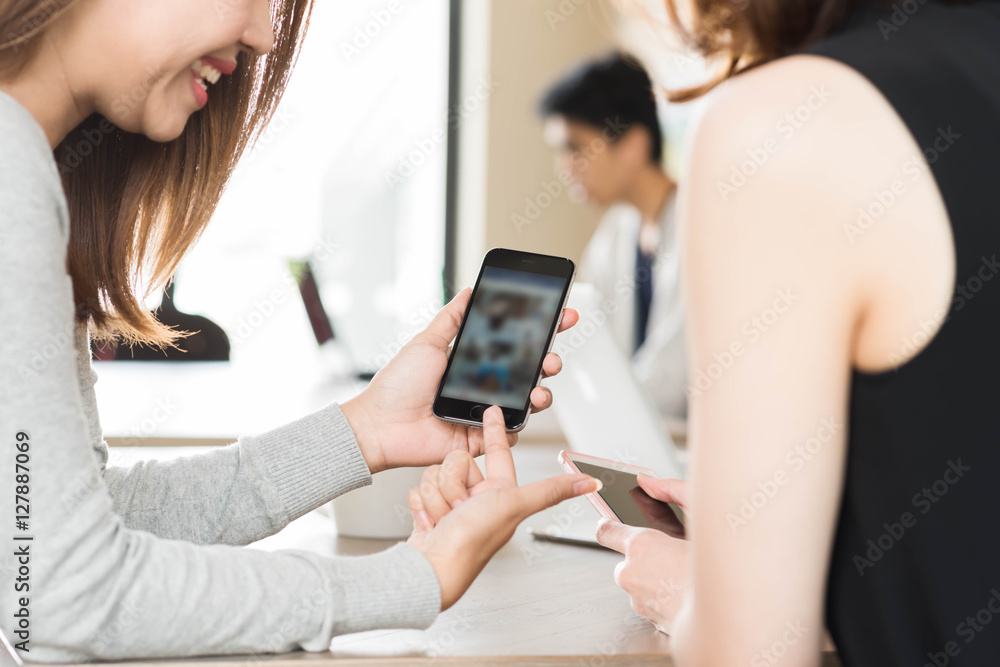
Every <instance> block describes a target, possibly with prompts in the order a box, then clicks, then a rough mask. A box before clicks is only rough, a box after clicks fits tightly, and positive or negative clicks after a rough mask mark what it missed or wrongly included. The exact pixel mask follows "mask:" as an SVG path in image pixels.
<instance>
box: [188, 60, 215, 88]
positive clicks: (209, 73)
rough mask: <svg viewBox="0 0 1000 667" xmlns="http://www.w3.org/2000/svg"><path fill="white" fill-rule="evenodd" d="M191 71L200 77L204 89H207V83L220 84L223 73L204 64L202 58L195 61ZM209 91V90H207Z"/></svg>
mask: <svg viewBox="0 0 1000 667" xmlns="http://www.w3.org/2000/svg"><path fill="white" fill-rule="evenodd" d="M191 69H192V70H193V71H194V73H195V75H196V76H198V77H200V79H201V81H200V83H201V84H202V87H203V88H205V82H206V81H207V82H208V83H218V82H219V79H220V78H221V77H222V72H220V71H219V70H217V69H215V68H214V67H212V66H211V65H209V64H208V63H205V62H202V60H201V58H199V59H198V60H195V61H194V64H193V65H191ZM205 89H206V90H207V88H205Z"/></svg>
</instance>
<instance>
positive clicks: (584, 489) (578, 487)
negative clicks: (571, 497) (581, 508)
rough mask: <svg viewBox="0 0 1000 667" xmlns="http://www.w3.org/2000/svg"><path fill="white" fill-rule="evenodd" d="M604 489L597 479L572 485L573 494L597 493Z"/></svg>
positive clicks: (582, 480)
mask: <svg viewBox="0 0 1000 667" xmlns="http://www.w3.org/2000/svg"><path fill="white" fill-rule="evenodd" d="M603 488H604V484H603V483H601V480H599V479H594V478H591V479H581V480H580V481H579V482H577V483H576V484H574V485H573V493H576V494H582V493H597V492H598V491H600V490H601V489H603Z"/></svg>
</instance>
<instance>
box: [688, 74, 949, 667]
mask: <svg viewBox="0 0 1000 667" xmlns="http://www.w3.org/2000/svg"><path fill="white" fill-rule="evenodd" d="M917 150H918V149H917V147H916V146H915V144H913V142H912V139H911V138H910V136H909V135H908V134H907V133H906V131H905V128H902V127H901V124H900V123H899V122H898V119H896V118H895V117H894V115H893V113H892V111H891V109H890V108H889V107H888V105H887V104H886V103H885V102H884V100H882V99H881V98H880V96H879V95H878V93H877V91H874V89H873V88H871V86H870V85H869V84H868V83H867V82H865V81H863V80H862V79H861V77H860V76H858V75H857V74H855V73H854V72H852V71H850V70H848V69H847V68H845V67H843V66H840V65H837V64H835V63H833V62H832V61H828V60H824V59H821V58H814V57H795V58H789V59H787V60H786V61H779V62H777V63H772V64H770V65H767V66H765V67H762V68H760V69H759V70H757V71H754V72H751V73H748V74H746V75H742V76H740V77H738V78H737V80H735V81H733V82H732V84H731V85H729V86H727V88H726V89H723V90H720V91H718V94H717V99H716V101H715V103H714V104H713V105H712V107H711V108H710V109H709V111H708V112H707V114H706V116H705V118H704V119H703V121H702V123H701V125H700V127H699V129H698V131H697V134H696V137H695V141H694V145H693V150H692V155H693V157H692V160H691V169H690V172H689V180H688V181H687V183H686V184H685V188H684V189H683V191H682V202H681V208H682V217H683V226H684V240H683V243H684V257H685V261H686V262H687V264H686V277H687V288H688V292H687V302H688V304H689V306H688V308H689V327H690V328H689V331H690V340H691V346H690V358H691V361H692V368H691V376H692V385H693V386H694V388H695V390H696V391H695V392H694V394H693V396H692V403H691V414H690V429H691V430H690V436H691V441H692V445H691V447H692V451H693V458H692V466H691V471H692V477H691V494H692V498H691V504H692V511H693V519H692V530H691V533H690V537H691V539H692V553H691V556H692V559H691V568H692V577H691V581H690V585H689V589H688V595H687V599H686V601H685V605H684V607H683V608H682V610H681V612H680V613H679V614H678V616H677V619H676V623H675V626H674V646H675V652H676V656H677V660H678V664H680V665H685V666H686V665H698V666H700V667H705V666H712V665H732V664H747V663H749V664H751V665H758V664H759V665H765V664H771V663H772V661H773V659H774V658H775V657H776V656H777V655H779V654H780V655H781V660H782V664H785V665H795V666H802V667H805V666H809V665H816V664H818V657H819V652H820V648H821V642H822V637H823V616H824V614H823V605H824V598H825V583H826V575H827V569H828V563H829V558H830V552H831V546H832V540H833V534H834V528H835V522H836V519H837V514H838V509H839V502H840V497H841V492H842V485H843V478H844V464H845V458H846V449H847V448H846V442H847V432H848V430H847V429H848V424H847V417H848V396H849V389H850V384H849V382H850V374H851V369H852V366H855V365H859V363H869V364H870V365H876V366H877V365H879V364H880V362H884V359H885V358H886V356H887V355H886V354H885V352H886V351H887V350H888V349H889V348H890V347H891V345H888V344H887V343H886V341H892V340H896V339H897V338H896V332H895V330H894V327H896V326H900V325H897V322H900V321H903V322H908V321H909V320H910V319H911V318H912V317H913V315H914V314H921V313H924V312H927V308H928V307H929V306H928V304H930V306H933V304H934V302H935V299H937V298H938V297H939V296H942V295H944V298H945V299H946V298H947V293H948V281H947V279H942V276H944V275H945V274H946V273H947V271H946V269H947V266H946V265H947V261H944V262H943V265H945V266H944V269H945V270H943V271H942V270H938V268H940V265H942V262H940V261H939V262H938V263H937V264H934V265H933V266H935V267H938V268H935V269H933V270H929V271H925V273H926V274H927V276H920V275H916V274H915V273H914V270H913V269H912V264H913V261H912V260H913V257H912V255H911V253H914V252H916V253H924V254H927V255H928V256H931V255H934V253H935V252H936V250H934V247H935V244H937V245H939V246H941V247H946V245H947V244H942V243H939V241H940V240H941V234H940V231H941V229H942V228H943V229H947V223H946V222H945V223H944V226H943V227H942V226H941V225H940V220H939V219H934V218H933V215H930V216H929V215H928V213H931V214H933V213H935V212H937V211H935V210H934V209H933V207H934V206H935V205H939V203H940V202H938V201H937V200H935V199H934V196H935V195H934V190H933V187H931V185H930V184H928V183H924V184H921V185H923V186H924V187H923V188H912V196H910V197H907V198H900V201H899V203H898V204H897V205H896V206H895V207H894V208H893V209H892V210H891V211H890V212H889V214H888V215H886V216H885V218H884V219H883V220H882V222H883V223H884V224H883V225H882V226H881V227H877V228H872V229H871V230H867V231H866V233H865V238H864V239H863V241H864V242H863V243H859V242H857V241H858V240H857V239H855V240H854V242H852V239H851V237H850V235H848V234H847V233H846V229H845V224H849V223H850V222H852V221H853V220H854V218H855V217H856V216H857V214H856V211H857V208H858V206H859V205H864V204H865V203H866V202H867V201H869V200H870V199H871V198H872V197H873V196H874V195H873V190H877V189H878V188H880V187H885V184H888V183H890V182H891V181H892V179H893V177H894V176H895V175H897V174H898V172H899V170H900V168H901V166H902V165H903V164H904V162H905V160H906V159H907V158H909V157H911V156H912V155H913V154H914V153H916V152H917ZM762 151H763V152H762ZM755 156H756V158H757V159H756V160H755V159H754V158H755ZM760 162H762V163H763V164H758V163H760ZM748 164H749V166H746V165H748ZM734 171H736V172H739V173H740V174H742V176H743V178H742V179H741V178H738V177H737V178H733V174H734ZM945 220H946V218H945ZM928 221H929V222H928ZM911 222H913V225H912V226H910V227H909V229H906V228H902V227H900V226H899V225H902V224H910V223H911ZM918 237H919V238H918ZM944 252H945V253H946V252H947V249H946V250H945V251H944ZM940 257H941V255H940V254H938V255H937V258H938V259H940ZM908 265H910V266H908ZM928 295H930V296H928ZM921 299H922V301H921ZM894 309H895V310H894ZM894 312H895V313H898V314H900V316H899V317H896V318H893V317H892V316H891V314H892V313H894ZM887 314H888V315H887ZM901 326H903V327H905V326H906V324H905V323H904V324H903V325H901ZM719 637H725V638H726V641H724V642H721V641H718V638H719ZM768 652H770V653H768Z"/></svg>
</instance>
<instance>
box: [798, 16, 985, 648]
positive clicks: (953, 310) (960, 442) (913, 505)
mask: <svg viewBox="0 0 1000 667" xmlns="http://www.w3.org/2000/svg"><path fill="white" fill-rule="evenodd" d="M805 51H806V52H807V53H813V54H818V55H823V56H827V57H830V58H833V59H836V60H838V61H841V62H843V63H844V64H846V65H848V66H850V67H852V68H853V69H855V70H856V71H858V72H859V73H860V74H862V75H863V76H865V77H866V78H867V79H869V80H870V81H871V82H872V83H873V84H874V85H875V86H876V87H877V88H878V89H879V90H880V91H881V92H882V94H883V95H884V96H885V98H886V99H887V100H888V101H889V103H891V105H892V106H893V107H894V108H895V110H896V112H897V113H898V114H899V116H900V117H901V118H902V120H903V122H904V123H905V124H906V126H907V127H908V128H909V130H910V132H911V134H912V135H913V137H914V138H915V139H916V143H917V145H918V146H919V147H920V148H922V149H923V150H924V155H925V159H926V160H927V162H928V163H929V164H930V168H931V172H932V174H933V177H934V179H935V180H936V183H937V186H938V188H939V190H940V192H941V195H942V197H943V199H944V203H945V205H946V207H947V212H948V216H949V218H950V221H951V226H952V231H953V235H954V239H955V250H956V260H957V262H956V263H957V268H956V289H955V294H954V298H953V301H952V303H951V307H950V310H949V312H948V315H947V320H946V322H945V324H944V325H943V327H942V328H941V330H940V332H939V333H938V334H937V335H936V337H934V338H933V340H932V341H931V343H930V344H929V346H928V347H927V348H926V349H924V350H923V351H922V352H921V353H920V354H919V355H917V356H916V358H914V359H913V360H911V361H910V362H909V363H906V364H904V365H902V366H900V367H899V368H897V369H896V370H892V371H888V372H885V373H878V374H867V373H861V372H855V373H854V375H853V378H852V382H851V399H850V427H849V449H848V459H847V478H846V484H845V488H844V498H843V503H842V505H841V508H840V517H839V521H838V525H837V532H836V540H835V545H834V551H833V557H832V561H831V566H830V573H829V580H828V591H827V605H826V615H827V619H826V620H827V623H828V626H829V628H830V630H831V632H832V634H833V638H834V641H835V642H836V644H837V647H838V649H839V651H840V655H841V659H842V660H843V662H844V664H845V665H848V666H850V667H858V666H863V667H889V666H893V665H907V666H912V667H923V666H924V665H932V666H937V667H940V666H942V665H976V666H979V665H984V666H989V665H1000V3H995V2H982V1H980V2H971V3H964V4H959V5H943V4H939V3H936V2H932V1H927V0H906V1H905V2H904V1H903V0H896V1H895V3H894V4H893V5H892V6H889V7H888V8H885V9H883V8H882V7H878V8H866V9H858V10H856V11H855V12H854V13H853V14H852V16H851V17H850V19H849V21H848V24H847V26H846V27H845V29H844V30H843V31H841V32H838V33H837V34H835V35H833V36H831V37H829V38H827V39H826V40H824V41H823V42H821V43H819V44H817V45H815V46H813V47H810V48H808V49H806V50H805ZM858 159H864V156H858ZM900 169H901V173H900V178H903V179H904V181H906V182H907V183H909V182H910V180H909V179H908V178H907V176H906V173H905V172H904V171H903V170H904V165H900ZM927 177H928V174H926V172H925V173H924V174H923V176H922V179H926V178H927ZM920 182H921V183H923V182H925V181H924V180H921V181H920ZM914 261H917V259H916V258H914ZM934 326H935V323H934V322H924V323H920V322H916V321H915V322H914V331H913V336H912V337H910V338H908V339H907V340H901V341H900V351H901V354H904V355H905V354H912V351H910V352H906V349H907V346H912V349H919V348H920V346H922V345H923V344H924V342H926V340H927V336H928V333H927V332H925V331H924V329H926V330H927V331H931V332H932V331H933V327H934Z"/></svg>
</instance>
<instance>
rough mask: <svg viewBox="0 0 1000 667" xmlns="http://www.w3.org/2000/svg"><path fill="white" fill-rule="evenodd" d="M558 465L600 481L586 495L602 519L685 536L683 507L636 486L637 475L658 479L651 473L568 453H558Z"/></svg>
mask: <svg viewBox="0 0 1000 667" xmlns="http://www.w3.org/2000/svg"><path fill="white" fill-rule="evenodd" d="M559 464H560V465H561V466H562V467H563V469H564V470H566V472H571V473H577V472H582V473H584V474H586V475H590V476H591V477H594V478H595V479H599V480H601V483H602V484H603V485H604V486H603V488H601V490H600V491H597V492H596V493H588V494H587V500H589V501H590V503H591V504H592V505H593V506H594V508H595V509H596V510H597V512H598V513H599V514H600V515H601V516H603V517H605V518H607V519H612V520H614V521H620V522H622V523H624V524H627V525H629V526H638V527H640V528H655V529H656V530H659V531H661V532H664V533H666V534H667V535H670V536H671V537H678V538H683V537H684V510H683V508H681V506H680V505H678V504H676V503H666V502H663V501H662V500H657V499H656V498H653V497H652V496H650V495H649V494H648V493H646V492H645V491H644V490H643V488H642V487H641V486H639V480H638V475H640V474H642V475H647V476H649V477H652V478H654V479H656V478H657V475H656V473H655V472H653V471H652V470H649V469H648V468H642V467H640V466H633V465H629V464H627V463H622V462H620V461H611V460H609V459H602V458H600V457H597V456H589V455H587V454H580V453H579V452H571V451H567V450H563V451H561V452H559Z"/></svg>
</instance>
